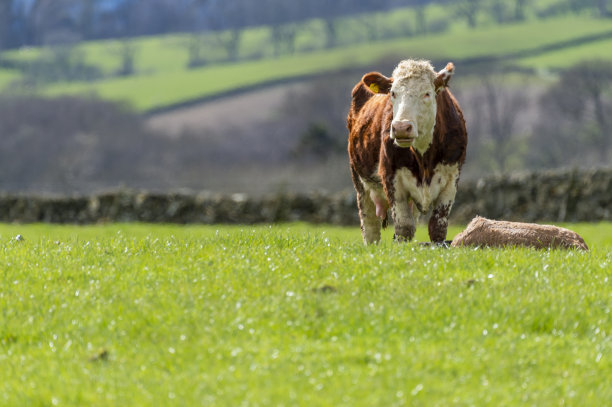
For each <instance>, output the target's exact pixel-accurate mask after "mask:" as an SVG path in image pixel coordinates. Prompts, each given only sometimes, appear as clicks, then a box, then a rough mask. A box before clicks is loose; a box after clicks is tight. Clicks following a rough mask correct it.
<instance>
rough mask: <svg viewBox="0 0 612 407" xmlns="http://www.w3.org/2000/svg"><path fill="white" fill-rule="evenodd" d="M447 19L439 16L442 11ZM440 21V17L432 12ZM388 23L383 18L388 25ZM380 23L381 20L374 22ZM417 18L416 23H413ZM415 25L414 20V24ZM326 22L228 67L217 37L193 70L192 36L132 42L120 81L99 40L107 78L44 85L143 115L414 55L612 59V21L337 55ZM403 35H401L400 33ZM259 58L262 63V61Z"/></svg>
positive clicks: (451, 35) (409, 41)
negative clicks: (323, 32)
mask: <svg viewBox="0 0 612 407" xmlns="http://www.w3.org/2000/svg"><path fill="white" fill-rule="evenodd" d="M437 12H438V13H439V10H438V11H437ZM402 13H406V14H405V17H406V18H408V17H414V16H413V15H411V14H410V13H412V11H411V10H400V11H398V12H395V13H394V14H391V15H388V16H387V17H388V18H391V17H390V16H393V18H394V20H390V21H395V23H394V24H395V25H390V28H389V30H391V29H392V28H393V27H400V26H401V22H400V21H399V20H398V16H400V17H401V16H402ZM432 14H433V15H434V16H435V15H436V14H435V13H432ZM383 17H385V16H379V17H377V18H380V19H381V21H387V20H384V19H383ZM372 18H374V17H372ZM413 19H414V18H413ZM345 20H346V21H345V22H344V23H345V24H347V25H349V24H357V23H359V21H360V20H359V19H357V17H354V18H353V19H352V20H349V19H345ZM411 21H412V20H411ZM317 24H318V22H316V21H314V22H312V23H311V25H312V27H311V28H312V29H311V30H305V32H304V33H303V34H302V35H301V36H300V37H299V38H298V39H297V40H296V52H295V53H294V54H293V55H284V56H280V57H274V56H273V55H272V54H271V50H270V45H269V44H266V39H267V37H266V36H267V32H266V30H265V29H264V28H254V29H250V30H247V32H245V34H244V39H243V41H242V48H241V49H240V54H239V59H240V60H239V61H238V62H222V61H223V58H224V55H222V54H223V50H221V49H219V48H218V47H216V48H215V47H213V46H212V42H211V41H210V38H208V39H207V38H205V37H202V38H201V41H202V42H203V43H204V44H208V45H209V48H206V47H204V48H205V52H206V58H207V60H209V61H210V63H209V64H208V65H205V66H203V67H201V68H198V69H187V68H186V66H187V63H188V52H187V48H186V47H187V44H188V43H189V41H190V40H191V41H193V38H191V39H190V37H189V36H187V35H184V34H181V35H168V36H160V37H148V38H139V39H135V40H132V41H131V42H130V46H131V47H133V48H134V50H135V51H134V60H135V74H134V75H131V76H126V77H118V76H113V75H112V74H113V72H116V71H117V70H118V69H119V67H120V63H121V58H120V57H119V53H120V50H121V44H120V43H119V42H118V41H96V42H90V43H85V44H82V45H80V46H79V47H78V52H79V53H80V54H81V55H82V56H83V60H84V61H85V62H86V63H87V64H91V65H95V66H96V67H98V69H100V71H101V72H102V74H103V78H102V79H100V80H96V81H93V82H85V81H83V82H70V83H67V82H56V83H53V84H50V85H47V86H43V87H39V88H38V89H39V92H40V93H42V94H45V95H50V96H51V95H53V96H55V95H60V94H82V93H86V94H92V93H93V94H97V95H99V96H100V97H102V98H104V99H110V100H117V101H123V102H127V103H128V104H129V105H130V106H132V107H133V108H134V109H136V110H137V111H142V112H146V111H151V110H155V109H160V108H164V107H168V106H172V105H176V104H181V103H185V102H188V101H191V100H198V99H203V98H208V97H212V96H215V95H218V94H222V93H225V92H228V91H233V90H237V89H241V88H247V87H252V86H256V85H261V84H265V83H270V82H275V81H279V80H284V79H291V78H298V77H303V76H311V75H319V74H323V73H325V72H333V71H337V70H340V69H346V68H357V69H359V68H360V67H363V68H364V69H365V68H366V67H369V66H372V65H375V64H376V62H377V61H379V60H381V59H385V58H388V59H393V60H396V59H397V60H399V59H401V58H406V57H418V58H427V59H432V60H439V61H446V60H452V61H455V62H457V63H459V65H460V63H461V62H462V61H473V60H475V59H482V58H485V59H487V58H494V59H495V58H500V61H501V62H502V63H504V64H514V65H520V66H522V67H527V68H535V69H538V70H541V69H546V70H550V69H558V68H563V67H567V66H569V65H571V64H573V63H575V62H577V61H579V60H582V59H585V58H595V57H597V58H608V59H612V52H610V49H612V46H611V45H612V38H610V36H612V19H609V20H605V19H596V18H592V17H589V16H571V17H570V16H565V17H558V18H554V19H552V18H551V19H548V20H535V19H532V20H528V21H526V22H524V23H521V24H506V25H495V24H483V25H482V26H481V27H478V28H476V29H468V28H466V27H465V25H464V24H463V23H455V24H452V25H450V26H449V27H448V29H447V30H446V31H444V32H443V33H439V34H431V35H425V36H416V35H412V36H404V37H399V38H395V39H387V40H378V41H367V40H364V41H365V42H361V43H349V42H350V41H349V40H348V39H346V38H345V39H344V40H343V42H344V44H341V45H339V46H338V47H336V48H333V49H323V48H322V46H321V45H320V44H317V41H318V38H319V37H318V36H316V35H314V34H313V33H315V32H316V27H317ZM396 34H397V33H396ZM41 52H43V50H41V49H29V50H25V51H13V52H10V53H5V56H4V58H7V59H9V60H14V61H25V60H32V59H35V58H36V57H37V56H40V55H41ZM256 56H259V57H260V58H259V59H254V58H255V57H256ZM15 77H16V74H15V71H6V70H5V71H1V70H0V86H3V85H6V84H7V83H9V82H10V81H11V80H13V79H15Z"/></svg>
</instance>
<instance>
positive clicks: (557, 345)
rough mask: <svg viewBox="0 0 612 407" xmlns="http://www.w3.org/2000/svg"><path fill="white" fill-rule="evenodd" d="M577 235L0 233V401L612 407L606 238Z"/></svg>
mask: <svg viewBox="0 0 612 407" xmlns="http://www.w3.org/2000/svg"><path fill="white" fill-rule="evenodd" d="M569 227H570V228H572V229H573V230H576V231H577V232H579V233H580V234H582V235H583V237H584V238H585V240H586V241H587V243H588V244H589V246H590V248H591V251H590V252H588V253H582V252H574V251H570V252H567V251H534V250H527V249H515V250H510V249H509V250H487V249H482V250H473V249H449V250H446V249H431V248H424V247H421V246H418V245H416V244H414V243H412V244H406V245H397V244H393V243H392V242H391V241H390V239H391V237H390V234H389V233H390V231H387V232H386V234H385V236H384V239H385V240H384V242H383V243H382V244H380V245H378V246H373V247H364V246H363V245H362V243H361V241H360V234H359V230H358V228H338V227H330V226H308V225H302V224H292V225H276V226H232V227H230V226H169V225H168V226H164V225H157V226H153V225H142V224H135V225H127V224H126V225H121V224H120V225H104V226H87V227H74V226H49V225H0V243H1V245H0V251H1V257H0V270H1V271H0V273H1V274H0V276H1V277H0V309H1V310H2V311H1V313H0V366H1V367H2V368H1V369H0V405H7V406H23V405H30V406H38V405H40V406H48V405H59V406H80V405H92V406H96V405H99V406H102V405H104V406H107V405H121V406H125V405H139V406H141V405H155V406H158V405H210V406H213V405H214V406H239V405H241V406H257V405H260V406H263V405H279V406H280V405H285V406H290V405H291V406H293V405H303V406H314V405H316V406H382V405H384V406H401V405H410V406H450V405H453V406H470V405H475V406H485V405H486V406H516V405H534V406H559V405H584V406H605V405H611V404H612V387H611V386H610V378H611V377H612V337H611V335H612V316H611V314H610V309H611V308H612V290H611V284H612V224H610V223H602V224H576V225H569ZM425 229H426V228H424V227H421V228H419V231H418V236H417V239H419V240H424V239H425V234H424V233H425ZM458 230H459V229H458V228H453V229H452V230H451V232H450V233H449V237H451V236H452V235H454V234H455V233H457V232H458ZM18 235H21V236H22V237H23V239H21V238H19V239H18V238H17V236H18Z"/></svg>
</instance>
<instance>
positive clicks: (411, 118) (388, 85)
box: [362, 59, 455, 154]
mask: <svg viewBox="0 0 612 407" xmlns="http://www.w3.org/2000/svg"><path fill="white" fill-rule="evenodd" d="M454 69H455V67H454V65H453V64H452V63H450V62H449V63H448V64H447V65H446V68H444V69H443V70H441V71H440V72H438V73H436V72H435V71H434V69H433V66H431V64H430V63H429V62H428V61H416V60H412V59H409V60H406V61H402V62H400V63H399V65H398V66H397V67H396V68H395V70H394V71H393V76H392V77H391V78H387V77H386V76H384V75H382V74H380V73H378V72H370V73H369V74H367V75H365V76H364V77H363V79H362V80H363V82H364V83H365V84H366V85H367V86H368V87H369V88H370V90H371V91H372V92H374V93H389V94H390V97H391V103H392V105H393V121H392V122H391V132H390V137H391V139H392V140H393V142H394V144H395V145H397V146H398V147H411V146H414V148H415V149H417V150H418V151H419V152H420V153H421V154H423V153H425V151H427V149H428V148H429V146H430V145H431V141H432V138H433V130H434V125H435V124H436V94H437V93H438V92H439V91H440V90H442V89H444V87H445V86H446V85H447V84H448V81H449V79H450V77H451V75H452V74H453V72H454Z"/></svg>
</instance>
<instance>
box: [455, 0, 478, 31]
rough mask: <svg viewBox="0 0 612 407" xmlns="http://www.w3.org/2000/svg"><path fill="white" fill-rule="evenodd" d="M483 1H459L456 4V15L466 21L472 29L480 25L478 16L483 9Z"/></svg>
mask: <svg viewBox="0 0 612 407" xmlns="http://www.w3.org/2000/svg"><path fill="white" fill-rule="evenodd" d="M482 2H483V0H458V1H457V2H455V7H454V10H455V13H457V14H458V15H459V16H460V17H463V18H465V19H466V21H467V23H468V26H469V27H470V28H474V27H476V25H477V24H478V14H479V13H480V11H481V9H482V6H483V4H482Z"/></svg>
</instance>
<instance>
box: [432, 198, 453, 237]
mask: <svg viewBox="0 0 612 407" xmlns="http://www.w3.org/2000/svg"><path fill="white" fill-rule="evenodd" d="M451 206H452V202H451V203H448V202H446V203H443V204H440V205H436V206H434V208H433V211H432V212H431V217H430V218H429V239H430V240H431V241H432V242H434V243H444V241H446V232H447V230H448V215H449V213H450V209H451Z"/></svg>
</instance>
